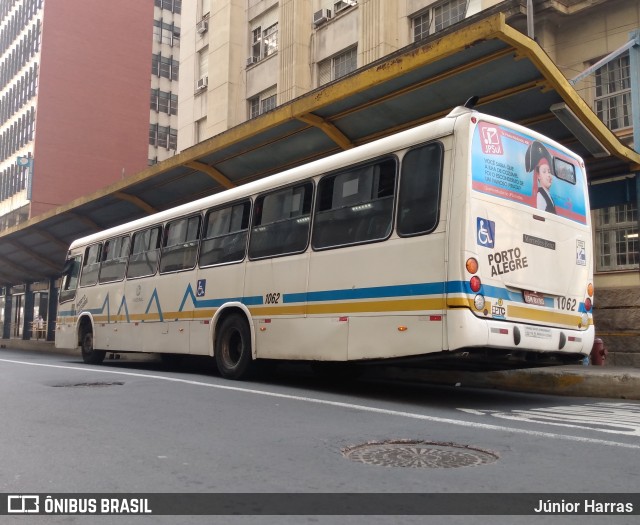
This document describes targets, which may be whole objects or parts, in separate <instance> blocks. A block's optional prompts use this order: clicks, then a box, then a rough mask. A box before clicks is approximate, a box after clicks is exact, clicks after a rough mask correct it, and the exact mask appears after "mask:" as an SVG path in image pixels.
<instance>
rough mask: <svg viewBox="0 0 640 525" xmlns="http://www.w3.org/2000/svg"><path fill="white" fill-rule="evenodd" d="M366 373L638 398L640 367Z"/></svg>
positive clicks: (6, 344) (24, 344)
mask: <svg viewBox="0 0 640 525" xmlns="http://www.w3.org/2000/svg"><path fill="white" fill-rule="evenodd" d="M0 348H8V349H12V350H28V351H36V352H45V353H52V354H60V355H73V356H77V357H78V359H80V352H79V351H74V350H59V349H57V348H55V346H54V344H53V342H48V341H22V340H16V339H3V340H1V341H0ZM115 353H117V352H115ZM120 355H121V357H122V358H123V359H127V357H129V356H128V355H127V354H120ZM137 357H142V354H131V358H133V359H136V358H137ZM136 360H137V359H136ZM143 360H144V358H143ZM366 377H369V378H380V379H392V380H399V381H414V382H424V383H431V384H438V385H449V386H458V387H467V388H486V389H495V390H507V391H511V392H528V393H533V394H549V395H560V396H572V397H600V398H610V399H640V368H623V367H609V366H575V365H570V366H552V367H543V368H524V369H520V370H506V371H501V372H468V371H452V370H426V369H419V368H400V367H396V366H385V367H383V366H376V367H372V368H371V369H369V370H368V371H367V372H366Z"/></svg>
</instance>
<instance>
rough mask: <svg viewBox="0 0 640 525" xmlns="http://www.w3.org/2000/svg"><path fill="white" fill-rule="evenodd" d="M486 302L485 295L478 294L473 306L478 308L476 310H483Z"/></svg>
mask: <svg viewBox="0 0 640 525" xmlns="http://www.w3.org/2000/svg"><path fill="white" fill-rule="evenodd" d="M484 302H485V301H484V295H480V294H478V295H476V296H475V297H474V298H473V306H475V307H476V310H483V309H484Z"/></svg>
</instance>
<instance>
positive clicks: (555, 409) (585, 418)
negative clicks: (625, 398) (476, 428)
mask: <svg viewBox="0 0 640 525" xmlns="http://www.w3.org/2000/svg"><path fill="white" fill-rule="evenodd" d="M458 410H461V411H462V412H466V413H468V414H476V415H483V416H493V417H497V418H500V419H510V420H514V421H524V422H528V423H540V424H544V425H555V426H563V427H570V428H584V429H588V430H596V431H598V432H607V433H609V434H623V435H626V436H640V404H636V403H607V402H602V403H591V404H586V405H566V406H552V407H542V408H533V409H528V410H520V409H516V410H510V411H500V410H474V409H465V408H459V409H458Z"/></svg>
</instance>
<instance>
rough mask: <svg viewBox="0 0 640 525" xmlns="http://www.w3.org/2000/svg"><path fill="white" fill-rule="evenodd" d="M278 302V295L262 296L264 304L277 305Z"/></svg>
mask: <svg viewBox="0 0 640 525" xmlns="http://www.w3.org/2000/svg"><path fill="white" fill-rule="evenodd" d="M279 302H280V294H279V293H268V294H266V295H265V296H264V304H278V303H279Z"/></svg>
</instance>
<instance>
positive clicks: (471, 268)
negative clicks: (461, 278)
mask: <svg viewBox="0 0 640 525" xmlns="http://www.w3.org/2000/svg"><path fill="white" fill-rule="evenodd" d="M465 266H466V267H467V271H468V272H469V273H470V274H471V275H473V274H475V273H478V260H477V259H476V258H474V257H469V258H468V259H467V262H466V264H465Z"/></svg>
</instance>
